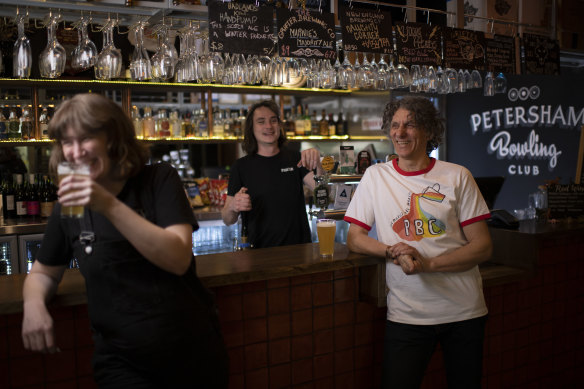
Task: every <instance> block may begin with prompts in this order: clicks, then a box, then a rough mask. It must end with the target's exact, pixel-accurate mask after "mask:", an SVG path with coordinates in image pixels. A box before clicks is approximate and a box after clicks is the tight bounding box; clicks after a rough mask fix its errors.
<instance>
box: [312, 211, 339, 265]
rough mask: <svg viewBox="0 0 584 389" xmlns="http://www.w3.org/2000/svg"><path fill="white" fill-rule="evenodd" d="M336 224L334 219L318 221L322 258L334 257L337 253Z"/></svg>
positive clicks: (319, 249)
mask: <svg viewBox="0 0 584 389" xmlns="http://www.w3.org/2000/svg"><path fill="white" fill-rule="evenodd" d="M336 231H337V228H336V222H335V221H334V220H333V219H318V220H317V221H316V232H317V234H318V251H319V253H320V256H321V257H332V256H333V253H334V251H335V233H336Z"/></svg>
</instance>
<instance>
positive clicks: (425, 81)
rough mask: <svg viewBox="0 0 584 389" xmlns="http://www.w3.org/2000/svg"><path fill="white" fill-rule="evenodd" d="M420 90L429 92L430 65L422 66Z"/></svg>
mask: <svg viewBox="0 0 584 389" xmlns="http://www.w3.org/2000/svg"><path fill="white" fill-rule="evenodd" d="M420 92H425V93H427V92H428V65H422V66H421V67H420Z"/></svg>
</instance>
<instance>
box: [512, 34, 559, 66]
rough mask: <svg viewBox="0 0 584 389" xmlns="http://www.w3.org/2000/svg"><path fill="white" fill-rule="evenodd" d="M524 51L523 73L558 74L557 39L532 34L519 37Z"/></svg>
mask: <svg viewBox="0 0 584 389" xmlns="http://www.w3.org/2000/svg"><path fill="white" fill-rule="evenodd" d="M521 43H522V44H523V49H524V52H525V62H523V64H522V65H523V73H524V74H560V45H559V43H558V41H557V40H554V39H549V38H548V37H545V36H541V35H534V34H523V37H522V38H521Z"/></svg>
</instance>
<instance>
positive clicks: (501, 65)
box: [485, 35, 515, 74]
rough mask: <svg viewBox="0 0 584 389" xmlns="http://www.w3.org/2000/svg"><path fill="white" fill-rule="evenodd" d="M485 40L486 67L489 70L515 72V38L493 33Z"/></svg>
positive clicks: (506, 72)
mask: <svg viewBox="0 0 584 389" xmlns="http://www.w3.org/2000/svg"><path fill="white" fill-rule="evenodd" d="M486 42H487V44H486V53H485V54H486V55H485V63H486V69H487V70H488V71H490V72H496V73H499V72H503V73H505V74H515V39H514V38H512V37H510V36H504V35H495V37H494V38H493V39H486Z"/></svg>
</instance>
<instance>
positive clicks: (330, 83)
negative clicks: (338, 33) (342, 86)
mask: <svg viewBox="0 0 584 389" xmlns="http://www.w3.org/2000/svg"><path fill="white" fill-rule="evenodd" d="M319 62H320V63H319V69H320V71H319V73H318V74H319V85H320V87H321V88H323V89H331V88H333V87H334V86H335V71H334V69H333V66H332V65H331V61H330V60H328V59H321V60H319Z"/></svg>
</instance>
